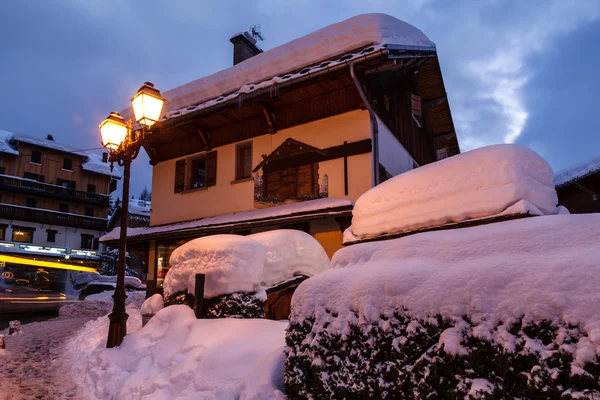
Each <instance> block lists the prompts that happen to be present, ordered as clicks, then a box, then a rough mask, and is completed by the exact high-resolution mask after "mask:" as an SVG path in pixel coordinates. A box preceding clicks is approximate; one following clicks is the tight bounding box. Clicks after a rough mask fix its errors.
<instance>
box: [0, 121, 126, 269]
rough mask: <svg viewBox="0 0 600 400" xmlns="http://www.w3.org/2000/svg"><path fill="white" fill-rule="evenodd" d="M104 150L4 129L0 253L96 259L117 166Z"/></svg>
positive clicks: (1, 136) (1, 138)
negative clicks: (105, 159)
mask: <svg viewBox="0 0 600 400" xmlns="http://www.w3.org/2000/svg"><path fill="white" fill-rule="evenodd" d="M102 157H103V156H102V154H101V153H93V152H89V151H80V150H77V149H75V148H72V147H70V146H67V145H64V144H60V143H57V142H56V141H54V140H53V139H52V137H51V136H49V137H48V138H46V139H43V138H37V137H33V136H28V135H23V134H13V133H10V132H6V131H1V132H0V253H7V254H13V255H15V254H17V255H23V256H32V257H35V258H42V259H45V258H46V259H53V260H59V261H60V260H64V259H71V261H75V260H80V261H81V260H85V261H89V263H94V261H96V260H97V257H96V255H97V252H98V250H99V241H98V239H99V238H100V236H101V235H102V233H103V232H105V231H106V224H107V208H108V205H109V200H110V193H111V192H112V191H113V190H114V189H115V188H116V179H119V178H120V175H119V172H118V171H117V170H113V171H111V170H110V167H109V165H108V164H107V163H106V162H103V159H102Z"/></svg>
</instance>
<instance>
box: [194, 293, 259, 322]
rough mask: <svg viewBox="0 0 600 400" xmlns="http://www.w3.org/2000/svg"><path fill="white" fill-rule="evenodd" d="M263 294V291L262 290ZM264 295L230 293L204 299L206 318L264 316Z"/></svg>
mask: <svg viewBox="0 0 600 400" xmlns="http://www.w3.org/2000/svg"><path fill="white" fill-rule="evenodd" d="M263 294H264V292H263ZM264 300H265V296H261V295H260V294H257V293H231V294H225V295H223V296H218V297H213V298H212V299H208V300H207V301H206V310H205V313H204V316H205V317H206V318H265V301H264Z"/></svg>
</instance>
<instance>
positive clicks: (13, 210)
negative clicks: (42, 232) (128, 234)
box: [0, 203, 108, 231]
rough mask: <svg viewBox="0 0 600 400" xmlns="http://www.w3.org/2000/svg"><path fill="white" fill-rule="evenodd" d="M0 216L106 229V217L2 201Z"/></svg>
mask: <svg viewBox="0 0 600 400" xmlns="http://www.w3.org/2000/svg"><path fill="white" fill-rule="evenodd" d="M0 218H5V219H10V220H13V221H27V222H36V223H38V224H48V225H60V226H69V227H72V228H84V229H92V230H96V231H106V224H107V222H108V221H107V220H106V219H105V218H95V217H88V216H85V215H78V214H69V213H61V212H58V211H50V210H44V209H41V208H29V207H22V206H14V205H11V204H4V203H0Z"/></svg>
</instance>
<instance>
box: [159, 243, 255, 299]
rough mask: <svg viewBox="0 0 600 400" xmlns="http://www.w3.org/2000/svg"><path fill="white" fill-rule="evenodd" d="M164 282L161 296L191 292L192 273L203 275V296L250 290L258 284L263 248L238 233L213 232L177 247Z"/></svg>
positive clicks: (194, 276) (193, 278) (194, 280)
mask: <svg viewBox="0 0 600 400" xmlns="http://www.w3.org/2000/svg"><path fill="white" fill-rule="evenodd" d="M169 263H170V264H171V269H169V272H167V275H166V276H165V281H164V292H165V296H169V295H172V294H174V293H177V292H180V291H182V290H187V292H188V293H192V294H193V293H194V289H195V287H196V274H205V275H206V277H205V285H204V297H206V298H210V297H215V296H219V295H221V294H225V293H233V292H251V291H253V290H254V288H255V287H257V286H258V285H259V283H260V280H261V277H262V272H263V266H264V263H265V248H264V247H263V246H262V245H261V244H260V243H259V242H257V241H256V240H252V239H249V238H247V237H245V236H240V235H213V236H204V237H201V238H198V239H194V240H191V241H189V242H187V243H186V244H184V245H183V246H180V247H178V248H177V249H175V251H173V254H171V258H170V259H169Z"/></svg>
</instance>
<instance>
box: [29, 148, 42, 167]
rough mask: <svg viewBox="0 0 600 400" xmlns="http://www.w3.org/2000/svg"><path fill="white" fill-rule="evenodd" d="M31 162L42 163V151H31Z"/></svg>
mask: <svg viewBox="0 0 600 400" xmlns="http://www.w3.org/2000/svg"><path fill="white" fill-rule="evenodd" d="M31 162H32V163H34V164H40V165H42V153H41V152H39V151H37V150H32V151H31Z"/></svg>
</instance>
